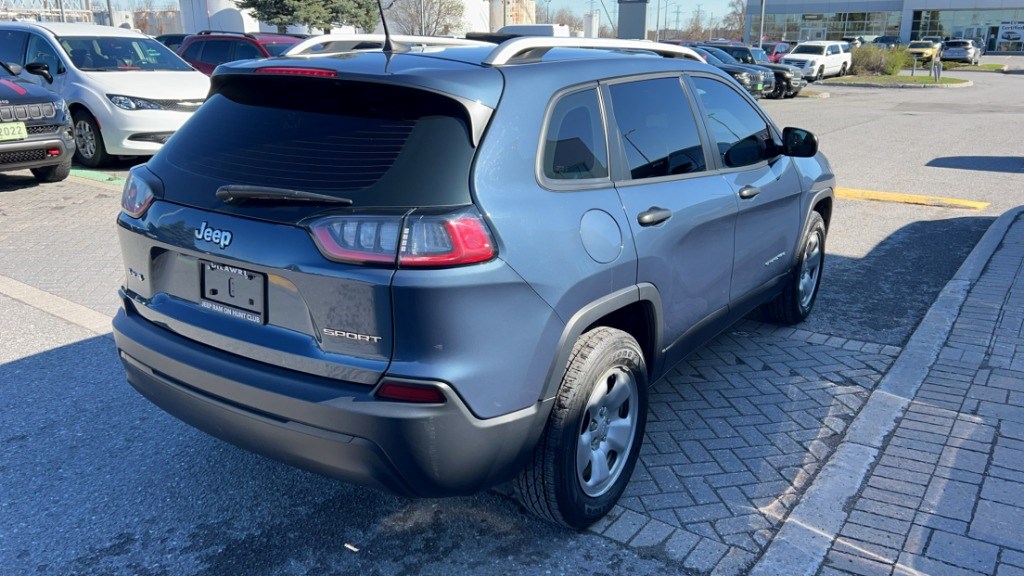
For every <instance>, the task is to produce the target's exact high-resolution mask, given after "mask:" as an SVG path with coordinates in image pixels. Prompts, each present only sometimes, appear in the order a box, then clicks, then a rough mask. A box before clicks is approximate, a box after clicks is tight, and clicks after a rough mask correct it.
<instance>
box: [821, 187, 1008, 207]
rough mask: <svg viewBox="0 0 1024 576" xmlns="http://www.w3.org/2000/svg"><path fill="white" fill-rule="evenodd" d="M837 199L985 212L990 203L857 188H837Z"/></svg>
mask: <svg viewBox="0 0 1024 576" xmlns="http://www.w3.org/2000/svg"><path fill="white" fill-rule="evenodd" d="M836 197H837V198H844V199H846V200H874V201H876V202H897V203H900V204H920V205H922V206H942V207H945V208H966V209H968V210H984V209H985V208H988V205H989V203H988V202H977V201H975V200H964V199H963V198H947V197H945V196H925V195H923V194H898V193H895V192H876V191H874V190H858V189H856V188H836Z"/></svg>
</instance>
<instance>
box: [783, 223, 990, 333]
mask: <svg viewBox="0 0 1024 576" xmlns="http://www.w3.org/2000/svg"><path fill="white" fill-rule="evenodd" d="M993 220H994V218H992V217H980V216H969V217H960V218H948V219H945V220H921V221H917V222H913V223H911V224H908V225H907V226H904V227H902V228H900V229H899V230H897V231H896V232H894V233H892V234H890V235H889V236H887V237H886V238H885V239H884V240H883V241H882V242H881V243H879V244H878V245H876V246H875V247H874V248H873V249H872V250H871V252H870V253H868V254H867V255H866V256H865V257H864V258H850V257H845V256H837V255H833V254H828V255H827V256H826V259H825V276H824V278H823V280H822V284H821V292H820V293H819V295H818V300H817V303H816V304H815V308H814V312H813V313H812V314H811V316H810V318H808V319H807V321H806V322H805V323H804V324H803V326H802V328H804V329H805V330H810V331H812V332H822V333H826V334H833V335H836V336H842V337H843V338H855V339H858V340H865V341H867V342H878V343H882V344H889V345H894V346H902V345H903V344H904V343H905V342H906V341H907V339H909V338H910V335H911V334H912V333H913V331H914V329H915V328H916V327H917V324H918V323H919V322H920V321H921V319H922V318H923V317H924V314H925V313H926V312H927V311H928V308H929V307H930V306H931V304H932V302H934V301H935V298H936V297H938V295H939V292H940V291H941V290H942V288H943V287H944V286H945V285H946V282H948V281H949V279H950V278H952V277H953V274H954V273H956V270H957V268H959V267H960V264H961V263H962V262H963V261H964V259H965V258H966V257H967V255H968V254H970V252H971V250H972V249H973V248H974V245H975V244H977V243H978V240H979V239H980V238H981V236H982V234H984V233H985V230H987V229H988V226H989V225H990V224H991V223H992V221H993ZM841 225H842V223H833V226H834V227H836V226H841ZM842 233H843V234H844V235H846V236H851V235H855V234H856V233H857V231H856V230H849V229H844V230H842ZM827 248H828V244H827V242H826V250H827Z"/></svg>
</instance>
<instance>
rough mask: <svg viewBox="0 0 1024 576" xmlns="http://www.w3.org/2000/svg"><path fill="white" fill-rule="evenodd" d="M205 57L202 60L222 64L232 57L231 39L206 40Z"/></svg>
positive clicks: (207, 62)
mask: <svg viewBox="0 0 1024 576" xmlns="http://www.w3.org/2000/svg"><path fill="white" fill-rule="evenodd" d="M203 44H206V46H205V47H203V57H202V59H201V60H200V62H204V63H206V64H222V63H224V62H227V61H228V60H230V59H231V41H229V40H208V41H206V42H204V43H203Z"/></svg>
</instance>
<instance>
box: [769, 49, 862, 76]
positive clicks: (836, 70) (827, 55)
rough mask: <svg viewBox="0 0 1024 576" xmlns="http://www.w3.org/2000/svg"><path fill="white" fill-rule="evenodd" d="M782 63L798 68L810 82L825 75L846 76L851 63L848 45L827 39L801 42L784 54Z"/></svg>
mask: <svg viewBox="0 0 1024 576" xmlns="http://www.w3.org/2000/svg"><path fill="white" fill-rule="evenodd" d="M782 63H783V64H789V65H790V66H796V67H797V68H800V69H801V70H802V71H803V73H804V77H805V78H807V79H808V80H810V81H812V82H814V81H815V80H821V79H822V78H824V77H826V76H846V73H847V72H848V71H849V70H850V65H851V64H852V57H851V56H850V45H849V44H847V43H846V42H835V41H827V40H815V41H812V42H803V43H800V44H797V46H796V48H793V51H792V52H790V53H789V54H786V57H785V58H783V59H782Z"/></svg>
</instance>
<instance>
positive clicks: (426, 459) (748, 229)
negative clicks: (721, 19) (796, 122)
mask: <svg viewBox="0 0 1024 576" xmlns="http://www.w3.org/2000/svg"><path fill="white" fill-rule="evenodd" d="M691 58H694V56H693V54H692V51H691V50H689V49H688V48H681V47H676V46H666V45H657V44H654V43H648V42H642V41H621V40H617V41H610V40H587V39H571V38H520V39H514V40H509V41H507V42H504V43H502V44H500V45H498V46H481V45H476V46H436V47H429V48H420V49H416V50H409V51H399V50H397V49H396V50H386V51H382V50H380V49H377V50H368V51H355V52H349V53H344V54H336V55H329V56H306V57H287V58H278V59H273V60H262V61H249V62H236V63H231V64H224V65H221V66H220V67H219V68H218V69H217V72H216V73H215V74H214V76H213V78H212V90H211V95H210V97H209V99H208V100H207V102H206V103H205V104H203V106H202V107H201V108H200V109H199V110H198V111H197V112H196V114H195V116H194V117H193V118H192V119H191V120H189V121H188V122H187V123H186V124H185V126H184V127H183V128H182V129H181V130H180V131H179V132H178V133H177V134H176V135H175V137H174V138H173V139H172V140H171V141H170V142H168V144H167V145H166V146H165V147H164V148H163V149H162V150H161V151H160V152H159V153H158V154H157V155H156V156H155V157H154V158H153V159H152V160H151V161H150V162H149V163H147V164H146V165H143V166H138V167H136V168H134V169H133V170H132V173H131V175H130V178H129V180H128V182H127V183H126V185H125V190H124V194H123V198H122V207H123V211H122V213H121V214H120V215H119V217H118V219H117V223H118V233H119V237H120V242H121V247H122V252H123V256H124V263H125V266H126V269H127V270H126V271H127V274H126V279H125V284H124V287H123V289H122V290H121V298H122V308H121V309H120V311H119V312H118V314H117V316H116V318H115V320H114V334H115V339H116V343H117V348H118V350H119V353H120V357H121V359H122V361H123V363H124V366H125V370H126V372H127V378H128V381H129V382H130V383H131V384H132V386H134V387H135V388H136V389H137V390H138V391H139V392H141V393H142V394H143V395H144V396H146V397H147V398H149V399H150V400H151V401H152V402H153V403H155V404H156V405H157V406H159V407H161V408H163V409H164V410H166V411H168V412H170V413H171V414H173V415H175V416H176V417H178V418H180V419H182V420H184V421H185V422H188V423H190V424H192V425H193V426H196V427H197V428H200V429H202V430H205V431H206V432H208V433H210V434H212V435H214V436H217V437H219V438H222V439H224V440H227V441H230V442H232V443H234V444H237V445H238V446H241V447H244V448H247V449H249V450H253V451H255V452H259V453H261V454H264V455H267V456H270V457H273V458H276V459H278V460H281V461H283V462H286V463H289V464H292V465H295V466H299V467H302V468H305V469H309V470H314V471H317V472H320V473H323V474H326V475H329V476H333V477H336V478H340V479H343V480H346V481H349V482H354V483H359V484H364V485H369V486H376V487H380V488H384V489H387V490H390V491H393V492H396V493H399V494H403V495H407V496H416V497H438V496H450V495H462V494H470V493H474V492H477V491H480V490H482V489H486V488H488V487H491V486H494V485H497V484H499V483H503V482H506V481H509V480H514V486H515V489H516V492H517V494H518V497H519V499H520V501H521V502H523V504H524V505H525V507H526V508H528V509H529V510H531V511H532V512H534V513H535V514H537V515H539V516H541V517H543V518H546V519H548V520H551V521H553V522H556V523H560V524H563V525H567V526H571V527H575V528H583V527H585V526H587V525H589V524H591V523H593V522H595V521H596V520H598V519H599V518H601V517H602V516H603V515H604V514H605V513H607V512H608V510H609V509H610V508H611V507H612V505H614V504H615V502H616V500H617V499H618V498H619V496H620V495H621V494H622V492H623V490H624V489H625V487H626V484H627V482H628V481H629V477H630V475H631V473H632V470H633V467H634V465H635V463H636V460H637V456H638V454H639V451H640V444H641V442H642V439H643V435H644V428H645V422H646V414H647V398H648V391H647V389H648V385H649V384H650V383H652V382H654V381H655V380H657V379H658V377H659V376H660V375H661V374H663V373H664V372H665V371H666V369H668V368H671V367H672V366H673V365H674V364H675V363H676V362H678V361H679V360H681V359H682V358H684V357H685V356H686V355H687V354H688V353H689V352H691V351H692V350H694V349H695V348H696V347H698V346H700V345H701V344H702V343H704V342H706V341H707V340H708V339H709V338H711V337H713V336H714V335H715V334H717V333H718V332H720V331H721V330H723V329H725V328H726V327H728V326H729V325H730V324H732V323H733V322H735V321H736V320H737V319H738V318H740V317H741V316H743V315H745V314H747V313H748V312H750V311H751V310H753V309H754V308H755V307H758V306H764V309H765V310H766V312H767V314H768V315H769V316H770V317H772V318H774V319H776V320H778V321H780V322H784V323H796V322H800V321H801V320H803V319H804V318H805V317H806V316H807V314H808V313H809V312H810V311H811V308H812V307H813V305H814V301H815V296H816V295H817V292H818V285H819V283H820V281H821V278H822V270H823V262H824V254H825V251H824V248H825V238H826V231H827V227H828V222H829V218H830V216H831V212H832V198H833V193H832V188H833V186H834V178H833V175H832V171H831V169H830V167H829V165H828V163H827V161H826V160H825V158H824V157H823V156H822V155H821V154H820V153H818V152H817V140H816V139H815V138H814V136H813V135H812V134H810V133H808V132H806V131H803V130H799V129H794V128H787V129H785V130H780V129H779V128H777V127H776V126H775V124H774V123H773V122H772V121H771V119H770V118H769V117H768V116H767V114H765V112H764V111H763V110H762V109H761V108H760V107H759V106H758V105H757V103H756V102H755V101H754V100H753V99H751V97H750V96H749V95H747V94H746V93H745V91H744V90H742V89H741V88H740V87H739V86H738V85H737V84H736V83H735V82H734V81H733V80H732V79H731V78H729V77H728V76H726V75H725V74H724V73H722V72H720V71H718V70H717V69H715V68H713V67H711V66H707V65H705V64H703V63H700V62H698V61H693V60H691ZM297 95H301V97H297Z"/></svg>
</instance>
